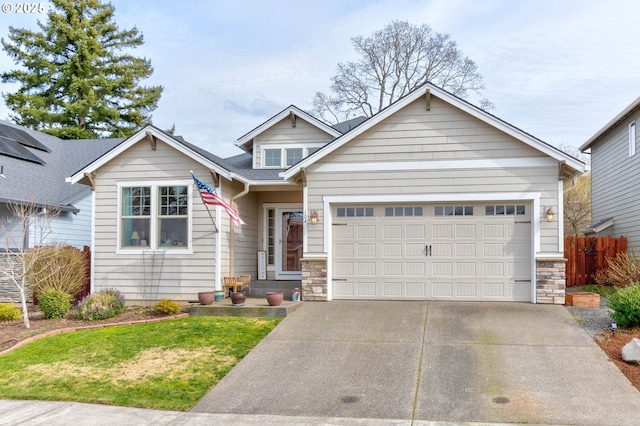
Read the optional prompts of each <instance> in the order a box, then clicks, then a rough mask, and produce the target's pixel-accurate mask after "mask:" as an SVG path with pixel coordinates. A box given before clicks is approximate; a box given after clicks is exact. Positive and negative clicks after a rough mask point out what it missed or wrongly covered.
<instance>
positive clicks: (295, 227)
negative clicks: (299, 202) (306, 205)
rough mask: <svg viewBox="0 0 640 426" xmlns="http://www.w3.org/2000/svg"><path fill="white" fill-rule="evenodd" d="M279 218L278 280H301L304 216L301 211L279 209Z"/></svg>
mask: <svg viewBox="0 0 640 426" xmlns="http://www.w3.org/2000/svg"><path fill="white" fill-rule="evenodd" d="M278 216H279V219H280V220H279V221H278V222H279V223H278V225H279V226H278V228H279V229H278V230H277V233H278V237H279V238H278V248H277V250H276V272H277V277H276V278H281V279H282V278H284V279H287V278H289V279H300V278H301V277H302V263H301V259H302V241H303V240H302V235H303V234H302V233H303V228H304V214H303V213H302V210H301V209H278Z"/></svg>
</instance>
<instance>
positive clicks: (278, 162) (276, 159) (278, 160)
mask: <svg viewBox="0 0 640 426" xmlns="http://www.w3.org/2000/svg"><path fill="white" fill-rule="evenodd" d="M264 166H265V167H277V168H281V167H282V150H281V149H265V150H264Z"/></svg>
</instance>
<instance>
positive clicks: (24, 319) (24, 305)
mask: <svg viewBox="0 0 640 426" xmlns="http://www.w3.org/2000/svg"><path fill="white" fill-rule="evenodd" d="M20 302H21V303H22V322H23V323H24V327H25V328H31V324H29V311H27V296H26V294H25V291H24V285H22V286H21V287H20Z"/></svg>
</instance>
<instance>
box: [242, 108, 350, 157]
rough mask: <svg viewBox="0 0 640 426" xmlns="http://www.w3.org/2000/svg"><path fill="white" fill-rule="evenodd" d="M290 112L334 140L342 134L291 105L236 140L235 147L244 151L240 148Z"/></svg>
mask: <svg viewBox="0 0 640 426" xmlns="http://www.w3.org/2000/svg"><path fill="white" fill-rule="evenodd" d="M290 112H293V113H294V114H295V116H296V117H297V118H300V119H302V120H304V121H306V122H307V123H309V124H310V125H312V126H314V127H316V128H318V129H320V130H322V131H323V132H325V133H328V134H329V135H331V136H333V137H334V138H336V137H338V136H340V135H341V134H342V133H340V132H339V131H337V130H336V129H334V128H333V127H331V126H329V125H328V124H325V123H323V122H322V121H320V120H318V119H317V118H315V117H313V116H311V115H309V114H307V113H306V112H304V111H303V110H301V109H300V108H298V107H296V106H295V105H291V106H289V107H287V108H285V109H284V110H283V111H281V112H279V113H278V114H276V115H274V116H273V117H271V118H270V119H268V120H267V121H265V122H264V123H262V124H261V125H259V126H258V127H256V128H255V129H253V130H252V131H250V132H249V133H247V134H246V135H244V136H242V137H240V138H239V139H238V140H236V142H235V145H236V146H237V147H238V148H241V149H244V148H242V146H243V145H247V144H248V143H249V142H250V141H252V140H253V139H254V138H255V137H256V136H258V135H259V134H261V133H263V132H264V131H266V130H268V129H270V128H271V127H273V126H274V125H276V124H278V123H279V122H280V121H282V120H284V119H285V118H287V117H289V113H290ZM245 151H246V150H245Z"/></svg>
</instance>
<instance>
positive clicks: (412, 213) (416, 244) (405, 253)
mask: <svg viewBox="0 0 640 426" xmlns="http://www.w3.org/2000/svg"><path fill="white" fill-rule="evenodd" d="M332 210H333V211H332V215H333V227H332V233H333V271H332V274H333V277H332V283H333V290H332V291H333V298H334V299H378V300H400V299H404V300H411V299H428V300H485V301H530V300H531V219H530V218H531V215H530V211H529V210H530V205H529V204H523V203H522V202H520V203H505V202H499V203H482V204H451V203H444V204H414V205H375V206H359V205H338V206H334V207H333V209H332Z"/></svg>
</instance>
